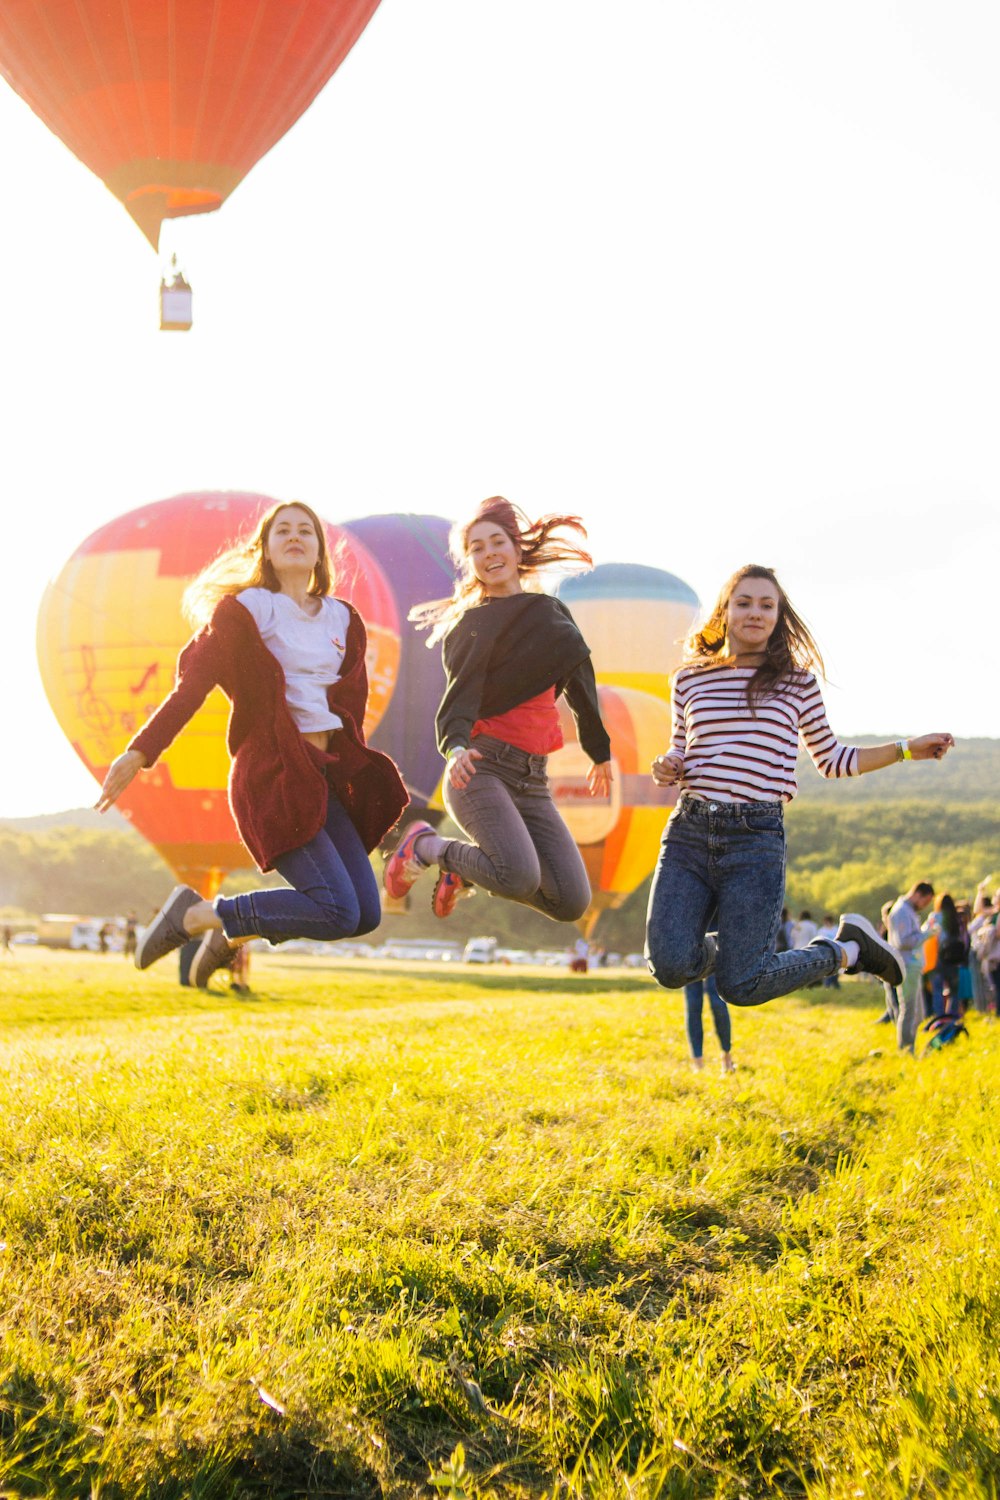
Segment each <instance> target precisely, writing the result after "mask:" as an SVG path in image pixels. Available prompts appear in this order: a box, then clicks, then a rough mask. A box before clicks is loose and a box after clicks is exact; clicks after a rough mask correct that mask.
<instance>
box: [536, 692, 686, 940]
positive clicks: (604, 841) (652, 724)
mask: <svg viewBox="0 0 1000 1500" xmlns="http://www.w3.org/2000/svg"><path fill="white" fill-rule="evenodd" d="M597 692H598V698H599V699H600V705H601V717H602V719H603V720H604V723H605V725H606V727H607V730H608V733H609V735H610V736H611V747H612V773H613V776H614V780H613V781H612V784H611V795H610V797H591V795H590V791H589V788H588V786H587V772H588V770H589V769H590V764H591V762H590V758H589V756H588V755H587V754H586V752H585V751H584V750H583V748H582V747H581V745H580V743H579V741H578V740H577V737H576V726H575V724H574V723H573V717H572V715H571V714H570V711H569V709H568V708H567V707H566V705H565V702H564V700H562V699H560V701H559V716H560V719H561V721H562V730H563V737H564V739H565V744H564V746H563V748H562V749H561V750H557V751H556V752H555V754H554V755H550V756H549V784H550V785H551V788H552V796H553V799H554V801H555V804H556V806H557V807H558V809H559V811H560V813H561V814H562V816H563V817H564V818H565V820H566V823H567V826H568V827H569V831H570V833H571V834H572V835H573V841H574V843H575V844H576V846H577V848H578V849H579V850H580V853H581V855H582V856H583V863H584V865H585V867H586V870H587V878H588V880H589V881H590V888H591V891H592V893H593V894H592V897H591V903H590V906H589V907H588V908H587V910H586V912H585V913H584V915H583V917H582V918H581V920H580V924H579V925H580V926H581V927H582V928H583V929H584V931H585V932H587V933H589V932H591V931H592V929H593V927H594V924H595V923H596V921H597V918H598V917H599V916H600V914H601V912H602V911H607V910H609V909H610V908H613V907H616V906H621V904H622V902H623V901H625V900H626V898H627V897H628V896H630V895H631V894H632V892H633V891H634V890H635V889H636V888H637V887H638V886H640V885H641V884H642V882H643V881H644V880H645V878H646V876H647V875H650V874H652V872H653V869H654V868H655V865H656V858H657V855H658V853H659V849H660V838H661V835H662V833H663V829H664V825H665V824H666V821H667V817H668V816H669V813H670V809H671V807H672V806H673V805H674V803H675V802H676V800H677V793H676V790H675V789H674V788H673V787H658V786H657V785H656V784H655V782H654V781H653V777H652V773H651V771H650V766H651V764H652V761H653V759H654V758H655V756H657V755H659V754H661V752H662V751H663V748H664V746H666V745H668V744H669V743H670V705H669V704H668V703H665V702H664V701H663V699H662V698H657V697H654V696H653V695H652V694H651V693H644V692H642V691H640V689H638V688H627V687H599V688H598V690H597Z"/></svg>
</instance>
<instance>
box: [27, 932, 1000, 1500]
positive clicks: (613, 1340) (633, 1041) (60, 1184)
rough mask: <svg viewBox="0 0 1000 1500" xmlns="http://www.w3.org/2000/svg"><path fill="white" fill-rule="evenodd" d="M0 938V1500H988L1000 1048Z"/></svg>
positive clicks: (775, 1009)
mask: <svg viewBox="0 0 1000 1500" xmlns="http://www.w3.org/2000/svg"><path fill="white" fill-rule="evenodd" d="M161 970H162V972H161V971H160V970H157V971H154V972H152V973H151V974H148V975H138V974H136V973H135V972H134V971H133V970H131V969H130V968H129V967H127V965H126V964H125V963H124V962H123V960H122V959H120V958H116V957H111V956H109V957H106V958H98V957H95V956H91V955H80V956H78V955H70V954H46V953H38V952H31V951H29V950H27V949H21V950H20V951H18V952H17V953H16V954H13V955H9V956H8V955H3V956H2V957H0V993H2V996H3V998H2V1000H0V1021H2V1028H0V1046H2V1071H0V1155H2V1189H0V1191H2V1199H0V1203H2V1225H0V1244H2V1249H0V1338H2V1344H0V1495H3V1496H5V1497H12V1496H51V1497H58V1500H67V1497H77V1496H80V1497H88V1500H89V1497H94V1500H98V1497H100V1500H112V1497H115V1500H146V1497H149V1500H152V1497H157V1500H181V1497H185V1500H186V1497H199V1500H209V1497H211V1500H223V1497H226V1500H228V1497H234V1500H235V1497H244V1496H261V1497H275V1500H286V1497H289V1500H290V1497H293V1496H330V1497H332V1496H350V1497H361V1500H374V1497H379V1496H381V1497H386V1500H390V1497H391V1500H399V1497H410V1496H418V1495H419V1496H433V1495H445V1496H452V1497H460V1496H466V1497H470V1500H472V1497H479V1496H492V1495H497V1496H519V1497H532V1500H542V1497H547V1500H556V1497H570V1496H580V1497H587V1500H602V1497H606V1496H607V1497H611V1496H616V1497H617V1496H620V1497H626V1496H627V1497H643V1500H645V1497H649V1500H651V1497H653V1496H664V1497H677V1500H680V1497H685V1500H688V1497H690V1500H694V1497H702V1496H718V1497H727V1500H738V1497H742V1496H746V1497H752V1496H765V1495H789V1496H808V1497H816V1500H819V1497H862V1496H864V1497H872V1500H886V1497H896V1496H898V1497H932V1496H938V1495H954V1496H959V1497H972V1496H977V1497H978V1496H991V1497H996V1496H997V1495H998V1490H1000V1357H998V1354H997V1329H998V1328H1000V1188H998V1178H1000V1151H998V1143H997V1133H998V1130H997V1121H998V1105H1000V1088H998V1082H997V1052H998V1042H997V1038H998V1029H997V1027H996V1026H995V1025H994V1023H993V1022H992V1021H989V1020H984V1019H983V1018H981V1017H978V1016H974V1017H972V1019H971V1021H970V1029H971V1033H972V1035H971V1040H970V1041H969V1042H968V1043H965V1042H960V1043H958V1044H956V1045H955V1046H952V1047H950V1048H948V1049H947V1050H946V1051H943V1052H941V1053H939V1054H936V1055H932V1056H930V1057H927V1058H925V1059H923V1060H922V1061H920V1062H914V1061H913V1060H912V1059H909V1058H900V1057H899V1056H898V1055H897V1054H896V1052H895V1048H894V1037H893V1036H892V1034H891V1032H890V1030H889V1028H887V1027H876V1026H875V1025H874V1024H873V1023H874V1020H875V1018H876V1016H877V1015H878V1013H879V1009H880V1004H879V1001H880V995H877V994H876V992H875V989H874V987H873V986H866V985H862V984H854V985H850V986H845V988H844V989H843V990H842V991H841V992H840V994H839V995H835V996H834V997H833V998H831V996H830V992H827V991H821V990H811V991H809V992H807V993H806V994H804V995H801V996H795V997H791V998H789V999H787V1000H783V1001H778V1002H775V1003H773V1004H771V1005H768V1006H765V1007H763V1008H761V1009H759V1010H754V1011H743V1012H740V1011H736V1012H734V1023H735V1045H734V1051H735V1055H736V1057H737V1060H738V1062H739V1071H738V1072H737V1073H736V1074H735V1075H734V1076H732V1077H730V1078H723V1077H721V1076H719V1075H718V1073H717V1071H716V1058H717V1049H716V1046H715V1041H714V1037H712V1036H711V1035H710V1036H709V1038H708V1040H707V1043H706V1056H707V1060H708V1068H707V1070H706V1071H705V1072H704V1073H702V1074H694V1073H692V1072H691V1071H689V1069H688V1067H687V1065H686V1061H685V1058H686V1051H685V1047H684V1040H683V1027H682V1017H681V1010H682V1007H681V998H680V996H679V995H667V994H664V993H663V992H661V991H658V990H657V989H656V988H655V986H654V985H653V984H652V983H651V981H649V980H648V979H647V978H646V976H645V975H642V974H636V973H632V972H630V973H624V972H622V973H607V974H604V973H601V974H597V975H592V976H588V977H586V978H578V979H575V980H574V979H573V978H572V977H571V976H568V975H566V974H565V973H564V972H562V971H558V972H555V973H554V972H553V971H548V972H544V971H538V972H531V971H517V970H506V971H504V972H490V971H486V972H484V971H483V970H481V969H480V970H472V969H465V968H461V967H457V968H452V967H448V966H443V967H441V968H431V967H426V968H420V969H419V970H414V969H403V968H402V967H395V968H389V967H382V968H379V967H374V966H365V965H361V964H350V965H349V964H347V963H340V964H336V965H332V964H323V963H322V962H321V961H319V960H308V959H306V960H301V961H297V960H293V959H288V960H285V961H283V962H281V961H278V960H277V959H275V958H257V957H255V959H254V972H253V982H254V986H255V994H254V996H253V997H252V998H250V999H247V1000H237V999H231V998H230V997H229V995H228V993H227V992H225V991H223V990H222V989H220V990H219V991H218V992H217V993H216V992H210V993H209V994H207V995H201V994H198V993H196V992H192V991H184V990H180V989H179V988H178V987H177V986H176V984H175V983H174V976H175V968H174V966H173V964H172V963H171V962H170V961H168V962H167V963H166V964H164V965H162V966H161Z"/></svg>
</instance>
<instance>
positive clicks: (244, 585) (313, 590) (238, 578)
mask: <svg viewBox="0 0 1000 1500" xmlns="http://www.w3.org/2000/svg"><path fill="white" fill-rule="evenodd" d="M292 509H295V510H301V511H304V512H305V514H306V515H307V516H308V517H309V519H310V521H311V522H312V524H313V528H314V529H315V532H316V537H317V540H318V541H319V556H318V557H317V559H316V567H315V569H314V570H313V575H312V578H311V579H310V581H309V593H310V594H312V595H314V597H316V598H322V596H323V595H324V594H328V593H329V592H330V589H331V588H332V586H333V567H332V560H331V557H330V549H329V547H328V546H327V541H326V527H325V526H324V525H323V522H322V521H321V520H320V518H319V516H318V515H317V514H316V512H315V511H314V510H312V509H311V507H310V506H308V505H303V503H302V501H301V500H282V501H280V502H279V503H278V504H277V505H272V506H271V509H270V510H269V511H267V513H266V514H265V515H263V516H261V518H260V520H259V521H258V522H257V525H256V526H255V527H254V529H253V531H252V532H251V533H250V535H249V536H246V537H243V538H242V539H241V540H240V541H238V542H235V543H234V544H233V546H231V547H227V548H226V550H225V551H224V552H220V553H219V555H218V557H216V558H213V560H212V561H211V562H210V563H209V564H208V566H207V567H206V568H203V569H202V570H201V572H200V573H199V574H198V576H197V578H193V579H192V580H191V582H190V583H189V584H188V586H187V588H186V589H185V590H184V595H183V598H182V600H181V609H182V611H183V613H184V618H185V619H186V620H187V621H188V623H189V624H190V625H192V626H194V628H195V629H196V630H198V629H200V628H201V626H202V625H207V624H208V622H209V620H210V619H211V618H212V615H213V613H214V611H215V607H216V605H217V604H218V603H219V600H220V599H222V598H223V597H224V596H225V595H226V594H239V593H241V592H242V590H243V589H270V590H271V593H272V594H278V593H280V592H281V584H280V583H279V582H278V575H277V573H275V571H274V567H273V566H272V564H271V560H270V558H269V557H268V556H267V539H268V537H269V536H270V535H271V527H272V526H273V525H274V523H275V521H276V520H277V518H278V517H279V516H280V515H281V512H282V511H283V510H292Z"/></svg>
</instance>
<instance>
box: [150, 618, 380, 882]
mask: <svg viewBox="0 0 1000 1500" xmlns="http://www.w3.org/2000/svg"><path fill="white" fill-rule="evenodd" d="M345 602H346V601H345ZM347 609H348V610H349V612H350V617H351V620H350V625H349V627H348V631H347V645H346V650H345V652H344V662H343V666H342V668H341V676H340V680H339V681H338V682H335V683H334V684H333V685H332V686H331V687H329V688H328V689H327V695H326V696H327V702H328V703H329V705H330V708H331V710H332V712H333V713H335V714H338V715H339V716H340V718H341V719H342V720H343V724H344V728H343V730H336V731H334V733H333V734H332V735H331V737H330V749H329V751H328V752H324V751H322V750H318V749H317V748H316V747H315V745H311V744H310V743H309V741H308V740H306V739H304V738H303V736H302V734H301V733H300V731H299V730H298V728H297V727H296V725H295V721H294V720H293V718H292V715H291V712H290V710H289V708H288V703H287V701H286V699H285V674H284V672H283V671H282V670H281V665H280V663H279V662H278V660H277V659H276V657H274V656H272V654H271V652H270V651H269V650H268V648H267V647H266V646H265V644H264V641H263V639H262V637H261V634H260V631H259V630H258V629H257V625H256V622H255V621H254V619H253V616H252V615H251V614H250V611H249V610H247V609H244V607H243V605H242V604H240V602H239V601H238V599H236V598H235V596H233V595H231V594H227V595H226V596H225V597H224V598H223V599H221V600H220V602H219V604H218V605H217V606H216V609H215V613H214V614H213V615H212V619H211V622H210V623H209V624H208V625H206V626H205V628H204V630H200V631H199V632H198V634H197V635H196V636H194V637H193V638H192V639H191V640H190V641H188V643H187V645H186V646H185V647H184V649H183V651H182V652H181V654H180V657H179V658H178V661H177V685H176V687H175V688H174V690H173V692H172V693H171V694H170V696H169V697H168V698H166V699H164V701H163V703H162V704H161V705H160V707H159V708H158V709H157V710H156V712H155V713H154V714H153V716H152V717H151V718H150V719H149V720H147V722H146V723H145V724H144V725H143V727H142V729H140V730H139V733H138V734H137V735H136V736H135V738H134V739H133V740H132V742H131V744H130V745H129V747H128V748H129V749H130V750H139V751H141V753H142V754H143V755H144V756H145V758H146V764H147V766H151V765H153V764H154V762H155V761H156V760H157V758H158V757H159V756H160V755H161V754H162V753H163V751H164V750H165V749H166V748H167V746H168V745H169V744H170V743H171V741H172V740H173V739H175V738H176V736H177V735H178V734H179V733H180V731H181V730H182V729H183V728H184V725H185V724H186V723H187V722H188V720H189V719H190V718H191V717H192V715H193V714H195V713H196V712H197V710H198V709H199V708H200V707H201V705H202V704H203V703H204V701H205V699H206V698H207V697H208V695H209V693H210V692H211V691H212V689H213V688H214V687H215V686H216V684H218V686H219V687H221V688H222V690H223V692H224V693H225V694H226V696H227V697H228V698H229V699H230V701H231V702H232V705H233V710H232V714H231V715H230V719H229V738H228V743H229V753H230V755H231V756H232V758H233V759H232V766H231V768H230V773H229V805H230V807H231V808H232V810H233V817H234V818H235V819H236V826H237V828H238V829H239V832H240V838H241V839H242V840H243V842H244V844H246V846H247V848H248V849H249V851H250V853H251V854H252V855H253V857H254V859H255V860H256V862H257V864H258V865H259V867H260V868H261V869H262V870H270V869H272V868H273V866H274V862H275V860H276V859H280V858H281V856H282V855H283V854H287V853H288V852H289V851H290V850H292V849H299V848H301V846H302V845H303V844H307V843H308V842H309V840H310V839H312V838H315V836H316V834H317V833H319V831H320V829H321V828H322V827H323V825H324V823H325V822H326V811H327V794H328V790H329V789H330V788H331V787H332V788H333V790H334V792H335V793H336V795H337V797H338V798H339V800H340V801H341V802H342V803H343V805H344V808H345V809H346V811H347V814H348V816H349V818H350V819H351V822H352V823H353V824H354V826H355V828H356V829H357V830H358V833H359V834H360V836H361V840H362V842H363V844H364V846H365V848H366V849H367V850H368V852H369V853H370V852H371V851H372V849H374V848H375V846H376V845H377V844H378V843H379V842H380V841H381V840H382V838H383V837H384V836H385V834H386V833H388V831H389V829H390V828H391V827H392V825H393V824H394V823H395V822H396V820H397V818H398V817H399V815H400V813H401V812H402V811H403V808H404V807H405V806H406V804H407V802H408V801H409V797H408V796H407V792H406V789H405V787H404V786H403V782H402V780H401V778H400V775H399V772H398V771H397V769H396V766H395V764H394V763H393V762H392V761H391V760H390V759H389V757H388V756H387V755H383V754H382V753H381V752H380V751H378V750H371V749H369V747H368V746H367V745H366V744H365V736H364V730H363V728H362V721H363V719H364V713H365V705H366V703H367V701H368V672H367V669H366V666H365V648H366V646H367V633H366V631H365V627H364V622H363V621H362V619H361V616H360V615H359V614H358V612H357V610H356V609H354V608H353V607H352V606H351V605H350V604H348V605H347Z"/></svg>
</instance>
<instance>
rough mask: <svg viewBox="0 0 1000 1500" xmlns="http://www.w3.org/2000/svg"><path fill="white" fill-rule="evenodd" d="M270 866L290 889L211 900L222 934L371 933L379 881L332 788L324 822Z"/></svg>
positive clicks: (325, 937)
mask: <svg viewBox="0 0 1000 1500" xmlns="http://www.w3.org/2000/svg"><path fill="white" fill-rule="evenodd" d="M274 865H275V869H276V870H277V871H278V873H279V874H280V875H281V876H283V878H284V879H285V880H287V881H288V884H289V886H291V887H292V889H291V890H286V889H283V888H279V889H278V890H273V891H248V892H247V893H246V895H243V896H220V897H219V898H218V899H217V900H216V903H215V910H216V911H217V912H218V914H219V917H220V918H221V920H222V930H223V932H224V933H225V934H226V937H228V938H236V937H251V936H256V937H262V938H268V939H269V941H270V942H272V943H287V942H288V941H289V939H291V938H314V939H315V940H316V941H317V942H326V943H329V942H334V941H335V940H336V939H337V938H346V937H355V936H358V935H359V934H361V933H365V932H372V931H373V930H374V928H376V927H377V926H378V924H379V922H380V921H381V920H382V904H381V900H380V898H379V889H378V881H377V880H376V879H375V872H374V871H373V869H372V867H371V864H370V862H369V859H368V855H367V854H366V853H365V846H364V844H362V842H361V838H360V836H359V834H358V831H357V829H356V828H355V826H354V824H353V823H352V822H351V820H350V818H349V817H348V816H347V813H346V812H345V811H344V808H343V807H342V806H341V804H340V802H338V800H337V798H336V797H335V796H334V794H333V792H332V791H331V792H330V794H329V801H328V804H327V811H326V825H325V827H323V828H321V829H320V831H319V833H317V835H316V837H315V838H314V839H310V840H309V842H308V844H303V845H302V847H301V849H293V850H292V851H291V853H290V854H283V855H282V856H281V858H280V859H277V860H275V862H274Z"/></svg>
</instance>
